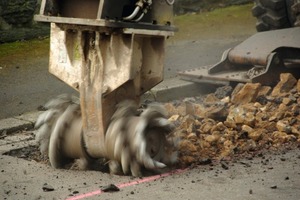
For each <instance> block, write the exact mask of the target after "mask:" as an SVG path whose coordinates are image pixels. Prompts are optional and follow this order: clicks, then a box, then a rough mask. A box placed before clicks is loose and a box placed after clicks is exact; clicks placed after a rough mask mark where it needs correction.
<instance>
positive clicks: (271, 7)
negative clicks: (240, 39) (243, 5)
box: [252, 0, 292, 32]
mask: <svg viewBox="0 0 300 200" xmlns="http://www.w3.org/2000/svg"><path fill="white" fill-rule="evenodd" d="M254 2H255V5H254V6H253V8H252V15H253V16H254V17H256V18H257V23H256V30H257V31H259V32H261V31H268V30H276V29H282V28H288V27H291V26H292V24H291V22H290V20H289V13H288V9H290V8H288V9H287V5H286V0H255V1H254Z"/></svg>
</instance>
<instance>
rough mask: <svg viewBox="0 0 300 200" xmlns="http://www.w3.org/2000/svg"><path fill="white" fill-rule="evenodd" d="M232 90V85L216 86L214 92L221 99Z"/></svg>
mask: <svg viewBox="0 0 300 200" xmlns="http://www.w3.org/2000/svg"><path fill="white" fill-rule="evenodd" d="M231 91H232V87H231V86H229V85H226V86H223V87H218V88H217V90H216V92H215V93H214V94H215V96H216V97H217V98H218V99H223V98H225V97H226V96H229V95H230V93H231Z"/></svg>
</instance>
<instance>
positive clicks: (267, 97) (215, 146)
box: [1, 73, 300, 171]
mask: <svg viewBox="0 0 300 200" xmlns="http://www.w3.org/2000/svg"><path fill="white" fill-rule="evenodd" d="M164 105H165V107H166V109H167V110H168V112H169V114H170V118H169V120H171V121H173V122H174V124H175V125H176V127H177V128H176V129H175V131H174V132H173V133H172V134H173V136H174V137H179V138H180V139H181V140H180V143H179V149H178V151H179V158H178V161H179V162H178V166H177V167H189V166H195V165H214V164H220V163H221V165H222V167H223V168H226V166H227V165H228V163H229V162H230V161H233V160H238V159H240V158H248V159H252V158H253V157H255V156H259V157H261V156H263V155H264V154H265V153H266V152H282V151H286V150H290V149H296V148H298V149H299V148H300V115H299V114H300V79H299V80H297V79H295V78H294V77H293V76H292V75H291V74H288V73H285V74H281V76H280V81H279V82H278V84H277V85H276V86H275V87H270V86H263V85H261V84H259V83H247V84H238V85H237V86H236V87H235V88H232V87H230V86H224V87H220V88H217V90H216V92H215V93H211V94H208V95H206V96H201V97H192V98H186V99H183V100H174V101H170V102H167V103H164ZM18 134H20V135H24V134H25V135H27V136H28V137H27V138H26V140H28V141H30V140H31V141H32V140H34V131H24V132H20V133H18ZM1 139H3V138H1ZM5 154H6V155H10V156H14V157H18V158H22V159H26V160H29V161H33V160H34V161H36V162H40V163H45V164H49V162H48V159H47V158H46V157H43V156H42V155H41V154H40V152H39V149H38V147H37V146H36V145H35V144H34V143H31V144H30V145H27V146H25V147H22V148H18V149H14V150H11V151H9V152H7V153H5ZM99 163H100V165H99ZM95 166H97V167H95V168H93V170H100V171H107V167H106V165H105V161H104V160H101V159H100V160H99V162H97V165H95Z"/></svg>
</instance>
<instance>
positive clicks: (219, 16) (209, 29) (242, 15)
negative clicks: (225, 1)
mask: <svg viewBox="0 0 300 200" xmlns="http://www.w3.org/2000/svg"><path fill="white" fill-rule="evenodd" d="M252 6H253V5H252V4H246V5H242V6H231V7H226V8H218V9H215V10H213V11H212V12H203V13H200V14H186V15H181V16H176V17H175V19H174V23H175V26H177V27H178V29H179V31H178V32H177V33H175V37H174V38H173V39H171V40H173V41H177V40H187V39H197V38H202V37H207V36H209V37H218V36H221V35H222V36H230V35H234V34H249V32H251V31H252V32H255V21H256V19H255V18H254V17H252V15H251V8H252ZM250 34H252V33H250Z"/></svg>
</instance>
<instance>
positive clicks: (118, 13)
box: [35, 0, 176, 158]
mask: <svg viewBox="0 0 300 200" xmlns="http://www.w3.org/2000/svg"><path fill="white" fill-rule="evenodd" d="M130 3H132V1H129V0H127V1H126V0H124V1H119V0H106V1H99V0H85V1H84V0H60V1H58V0H57V1H56V0H51V1H48V0H42V3H41V9H40V13H39V14H38V15H35V20H36V21H40V22H50V23H51V37H50V61H49V71H50V73H52V74H53V75H55V76H56V77H58V78H59V79H61V80H62V81H64V82H65V83H67V84H68V85H69V86H71V87H72V88H74V89H75V90H77V91H79V92H80V105H81V111H82V120H83V121H82V123H83V132H84V139H85V143H86V147H87V151H88V153H89V155H90V156H92V157H93V158H100V157H103V156H105V155H104V154H105V149H104V145H103V142H104V138H105V132H106V129H107V127H108V123H109V120H110V118H111V116H112V114H113V113H114V111H115V107H116V104H117V103H118V102H120V101H122V100H124V99H132V100H135V101H136V102H139V99H140V96H141V95H142V94H143V93H145V92H146V91H148V90H150V89H151V88H152V87H154V86H155V85H157V84H158V83H159V82H161V81H162V80H163V63H164V48H165V40H166V38H167V37H169V36H172V35H173V34H174V31H175V30H176V28H175V27H174V26H173V13H172V12H173V7H172V5H169V4H167V3H166V2H165V1H159V0H154V1H153V4H152V9H151V12H148V13H147V14H146V15H145V16H144V17H143V19H142V20H141V21H140V22H139V23H134V22H130V21H129V22H128V21H127V22H124V21H122V19H123V17H124V16H126V15H127V13H129V14H130V13H131V12H132V11H131V10H130V8H132V7H133V8H134V7H135V5H134V4H133V5H130ZM49 5H50V8H49ZM123 12H125V13H126V12H127V13H126V14H123ZM123 15H124V16H123Z"/></svg>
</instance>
